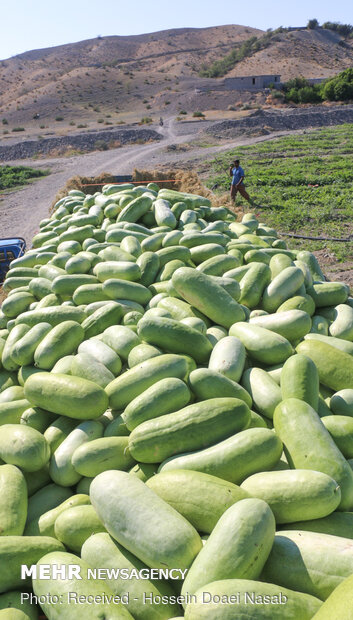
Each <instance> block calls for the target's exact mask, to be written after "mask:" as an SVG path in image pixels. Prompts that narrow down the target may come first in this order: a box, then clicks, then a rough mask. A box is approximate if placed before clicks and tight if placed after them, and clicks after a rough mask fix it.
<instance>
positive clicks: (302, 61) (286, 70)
mask: <svg viewBox="0 0 353 620" xmlns="http://www.w3.org/2000/svg"><path fill="white" fill-rule="evenodd" d="M275 39H276V40H275V41H274V42H273V43H272V45H271V46H270V47H268V48H267V49H264V50H261V51H260V52H257V53H256V54H254V56H251V57H250V58H246V59H245V60H243V61H242V62H240V63H238V64H237V65H236V66H235V67H234V69H233V70H232V71H230V73H229V74H228V76H227V77H231V76H240V75H256V74H261V73H269V74H272V73H279V74H280V75H281V76H282V80H283V81H286V80H289V79H291V78H293V77H297V76H298V75H303V76H304V77H306V78H327V77H331V76H332V75H335V74H336V73H339V72H340V71H343V70H344V69H347V68H348V67H351V66H352V64H353V46H352V40H350V43H349V42H346V41H344V40H343V39H342V37H341V36H339V35H338V34H336V33H335V32H332V31H331V30H325V29H323V28H319V29H317V30H295V31H292V32H283V33H281V34H278V35H276V37H275Z"/></svg>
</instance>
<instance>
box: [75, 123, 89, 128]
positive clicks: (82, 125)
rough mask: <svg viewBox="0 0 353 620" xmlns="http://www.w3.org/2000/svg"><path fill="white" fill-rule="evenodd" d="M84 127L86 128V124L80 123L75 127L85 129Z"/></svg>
mask: <svg viewBox="0 0 353 620" xmlns="http://www.w3.org/2000/svg"><path fill="white" fill-rule="evenodd" d="M85 127H87V124H86V123H80V124H79V125H77V128H78V129H85Z"/></svg>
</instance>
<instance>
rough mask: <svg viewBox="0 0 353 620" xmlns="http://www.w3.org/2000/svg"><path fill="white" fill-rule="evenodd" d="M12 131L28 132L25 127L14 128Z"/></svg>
mask: <svg viewBox="0 0 353 620" xmlns="http://www.w3.org/2000/svg"><path fill="white" fill-rule="evenodd" d="M11 131H26V130H25V128H24V127H13V129H11Z"/></svg>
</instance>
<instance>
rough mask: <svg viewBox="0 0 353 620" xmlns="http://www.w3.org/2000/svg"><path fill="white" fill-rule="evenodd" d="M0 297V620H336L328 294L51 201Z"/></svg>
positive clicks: (351, 511) (303, 274)
mask: <svg viewBox="0 0 353 620" xmlns="http://www.w3.org/2000/svg"><path fill="white" fill-rule="evenodd" d="M3 289H4V291H5V293H6V294H7V296H6V299H5V300H4V301H3V303H2V307H1V309H0V427H1V428H0V620H3V619H4V620H28V619H30V620H35V619H38V618H39V617H41V614H43V613H44V614H45V615H46V617H47V618H48V619H49V620H56V619H60V620H71V619H72V620H77V619H78V620H80V619H81V618H82V619H83V618H84V619H85V620H91V619H92V620H99V619H100V620H103V619H105V620H114V619H122V620H124V619H131V618H135V620H167V619H174V620H177V619H179V618H185V619H186V620H203V619H205V620H206V619H207V620H236V619H238V618H239V619H244V618H247V619H254V620H255V619H256V620H259V619H260V620H262V619H271V620H276V619H278V620H310V619H311V618H315V620H316V619H317V620H320V619H321V620H325V619H327V620H328V619H330V620H331V619H333V618H340V620H352V618H353V616H352V609H353V471H352V467H353V298H352V297H350V296H349V295H350V293H349V288H348V286H346V285H345V284H343V283H341V282H328V281H326V280H325V277H324V275H323V273H322V272H321V269H320V267H319V265H318V263H317V260H316V258H315V256H314V255H313V254H311V253H310V252H307V251H297V250H289V249H287V247H286V244H285V242H284V241H283V240H281V239H279V238H278V236H277V234H276V231H275V230H274V229H272V228H269V227H268V226H266V225H264V224H262V223H259V221H258V220H257V219H256V217H255V216H254V215H253V214H252V213H247V214H245V215H244V216H243V218H242V221H241V222H238V221H236V217H235V216H234V214H233V213H232V212H231V211H229V210H228V209H226V208H225V207H212V205H211V203H210V201H209V200H208V199H206V198H204V197H202V196H197V195H193V194H187V193H183V192H179V191H174V190H168V189H160V188H159V187H158V186H157V185H156V184H154V183H149V184H148V185H146V186H144V185H140V186H136V187H134V186H133V184H123V185H119V186H117V185H106V186H104V187H103V189H102V192H101V193H96V194H94V195H85V194H84V193H83V192H81V191H78V190H72V191H70V192H69V193H68V195H67V196H66V197H64V198H62V199H61V200H59V201H58V202H57V204H56V205H55V208H54V211H53V213H52V215H51V216H50V217H49V218H47V219H45V220H43V221H42V222H41V223H40V231H39V232H38V234H36V235H35V237H34V238H33V246H32V248H31V249H30V250H29V251H28V252H26V254H25V255H24V256H22V257H20V258H18V259H16V260H14V261H13V262H12V263H11V268H10V270H9V272H8V274H7V277H6V279H5V282H4V285H3ZM24 565H25V566H26V567H28V570H27V572H25V573H23V566H24ZM35 565H36V566H35ZM72 566H74V567H75V566H76V570H77V571H78V573H76V574H75V575H74V576H72V574H71V575H70V570H71V568H72ZM21 567H22V570H21ZM70 567H71V568H70ZM34 568H35V569H36V570H34ZM66 569H67V570H66ZM95 569H104V570H105V572H104V575H105V577H104V578H98V579H90V578H89V575H90V574H92V570H95ZM58 570H59V571H60V570H61V571H62V572H61V573H60V572H59V574H58V573H57V571H58ZM90 571H91V572H90ZM116 571H118V572H116ZM119 571H122V573H121V574H123V573H124V571H125V573H129V575H130V578H129V579H124V578H123V577H122V576H117V575H119V574H120V573H119ZM146 571H147V572H146ZM163 571H164V572H163ZM142 573H143V574H144V575H147V577H145V578H140V575H141V574H142ZM78 574H80V575H81V578H79V576H78ZM45 575H46V576H45ZM173 575H174V576H173ZM156 577H158V578H156ZM72 593H74V594H72ZM103 594H104V596H103ZM75 596H76V602H75V600H73V599H75ZM77 599H79V602H77ZM42 617H43V616H42Z"/></svg>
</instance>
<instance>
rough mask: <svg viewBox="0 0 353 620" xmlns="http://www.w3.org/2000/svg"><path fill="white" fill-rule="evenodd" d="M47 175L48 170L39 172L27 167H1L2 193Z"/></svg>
mask: <svg viewBox="0 0 353 620" xmlns="http://www.w3.org/2000/svg"><path fill="white" fill-rule="evenodd" d="M47 174H49V171H47V170H38V169H35V168H29V167H27V166H0V192H1V191H4V190H9V189H10V190H11V189H13V188H15V187H18V186H19V185H26V184H27V183H30V182H31V181H34V180H35V179H37V178H38V177H43V176H46V175H47Z"/></svg>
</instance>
